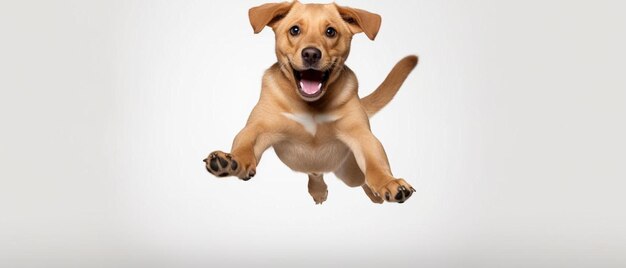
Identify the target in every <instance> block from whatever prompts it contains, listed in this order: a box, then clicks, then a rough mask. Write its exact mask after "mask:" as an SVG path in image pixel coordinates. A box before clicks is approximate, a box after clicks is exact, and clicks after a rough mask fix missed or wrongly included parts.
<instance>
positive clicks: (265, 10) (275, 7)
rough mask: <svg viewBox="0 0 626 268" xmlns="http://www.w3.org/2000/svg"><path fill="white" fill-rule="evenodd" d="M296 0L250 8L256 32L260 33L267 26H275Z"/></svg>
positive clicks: (251, 21) (251, 22) (249, 11)
mask: <svg viewBox="0 0 626 268" xmlns="http://www.w3.org/2000/svg"><path fill="white" fill-rule="evenodd" d="M293 3H295V1H294V2H282V3H269V4H263V5H260V6H258V7H253V8H251V9H250V10H248V17H249V18H250V24H251V25H252V29H254V33H255V34H256V33H260V32H261V30H263V28H264V27H265V26H270V27H273V25H274V24H275V23H276V22H278V21H279V20H280V19H282V18H283V17H284V16H285V15H287V13H288V12H289V10H290V9H291V6H292V5H293Z"/></svg>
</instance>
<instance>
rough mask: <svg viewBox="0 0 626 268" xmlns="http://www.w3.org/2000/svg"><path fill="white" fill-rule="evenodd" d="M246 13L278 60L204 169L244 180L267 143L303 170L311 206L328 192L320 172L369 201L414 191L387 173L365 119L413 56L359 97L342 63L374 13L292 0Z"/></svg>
mask: <svg viewBox="0 0 626 268" xmlns="http://www.w3.org/2000/svg"><path fill="white" fill-rule="evenodd" d="M249 17H250V23H251V24H252V28H253V29H254V32H255V33H259V32H260V31H261V30H262V29H263V28H264V27H265V26H269V27H271V28H272V29H273V30H274V33H275V35H276V56H277V58H278V62H277V63H275V64H274V65H272V67H270V68H269V69H268V70H267V71H266V72H265V75H264V76H263V84H262V90H261V97H260V99H259V102H258V103H257V105H256V106H255V107H254V109H253V110H252V113H251V114H250V117H249V119H248V122H247V124H246V126H245V127H244V128H243V130H241V132H240V133H239V134H238V135H237V137H235V140H234V142H233V147H232V149H231V153H224V152H221V151H215V152H212V153H211V154H209V156H208V157H207V158H206V159H204V162H205V163H206V169H207V170H208V171H209V172H210V173H212V174H214V175H216V176H219V177H226V176H236V177H239V178H240V179H242V180H249V179H250V178H251V177H253V176H254V175H255V174H256V167H257V165H258V164H259V161H260V159H261V155H262V154H263V152H264V151H265V150H266V149H267V148H269V147H270V146H273V147H274V150H275V151H276V154H277V155H278V158H280V160H281V161H283V162H284V163H285V164H286V165H287V166H288V167H290V168H291V169H293V170H295V171H299V172H304V173H306V174H308V175H309V185H308V187H309V193H310V194H311V196H313V199H314V200H315V202H316V203H317V204H321V203H322V202H324V201H325V200H326V197H327V195H328V191H327V188H326V183H324V179H323V177H322V176H323V174H324V173H327V172H334V173H335V175H336V176H337V177H338V178H340V179H341V180H342V181H344V182H345V183H346V184H347V185H348V186H351V187H357V186H361V187H362V188H363V190H365V193H366V194H367V195H368V196H369V198H370V199H371V200H372V201H373V202H375V203H382V202H383V198H384V200H387V201H389V202H399V203H402V202H404V201H405V200H407V199H408V198H409V197H410V196H411V194H412V192H414V191H415V189H413V187H411V185H409V184H408V183H407V182H406V181H404V180H403V179H397V178H394V177H393V176H392V174H391V170H390V168H389V163H388V160H387V156H386V155H385V151H384V149H383V146H382V145H381V144H380V142H379V141H378V139H377V138H376V137H375V136H374V134H372V132H371V131H370V126H369V117H370V116H372V115H373V114H374V113H376V112H378V111H379V110H380V109H381V108H382V107H384V106H385V105H386V104H387V103H389V101H391V99H392V98H393V96H394V95H395V94H396V92H397V91H398V89H399V88H400V86H401V85H402V83H403V82H404V80H405V79H406V77H407V76H408V74H409V73H410V72H411V70H413V68H414V67H415V65H416V64H417V57H416V56H408V57H406V58H404V59H402V60H401V61H400V62H398V63H397V64H396V66H395V67H394V68H393V69H392V70H391V72H390V73H389V75H388V76H387V78H386V79H385V81H384V82H383V83H382V84H381V85H380V86H379V87H378V88H377V89H376V91H374V92H373V93H372V94H371V95H369V96H367V97H365V98H363V99H360V98H359V96H358V94H357V93H358V92H357V87H358V84H357V79H356V77H355V75H354V73H353V72H352V71H351V70H350V69H349V68H348V67H347V66H346V65H344V62H345V60H346V58H347V57H348V54H349V52H350V42H351V40H352V36H353V35H354V34H356V33H360V32H364V33H365V34H366V35H367V37H369V38H370V39H372V40H374V38H375V37H376V34H377V33H378V29H379V27H380V22H381V18H380V16H379V15H377V14H373V13H370V12H367V11H364V10H360V9H353V8H349V7H342V6H339V5H336V4H325V5H322V4H306V5H305V4H301V3H299V2H297V1H296V2H284V3H272V4H264V5H261V6H258V7H254V8H251V9H250V11H249Z"/></svg>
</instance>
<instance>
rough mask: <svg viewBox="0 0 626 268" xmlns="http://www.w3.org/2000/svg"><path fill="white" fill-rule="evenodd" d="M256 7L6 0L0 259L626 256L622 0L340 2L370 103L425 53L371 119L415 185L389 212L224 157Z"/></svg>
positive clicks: (269, 44)
mask: <svg viewBox="0 0 626 268" xmlns="http://www.w3.org/2000/svg"><path fill="white" fill-rule="evenodd" d="M262 3H264V2H263V1H69V0H68V1H29V0H24V1H2V2H0V90H1V93H0V124H1V129H0V183H1V184H0V266H2V267H256V266H259V267H261V266H269V267H324V266H336V267H624V266H626V255H625V254H624V253H625V252H626V216H625V214H624V211H625V208H624V204H625V203H626V198H625V197H624V191H625V189H626V183H624V179H626V171H625V166H626V154H625V151H626V142H625V141H624V137H626V125H625V116H626V81H625V75H626V73H624V70H625V68H624V62H626V53H625V52H624V48H625V47H626V38H625V37H626V29H625V28H626V19H625V17H624V15H623V11H624V9H625V8H626V6H625V5H624V3H623V2H620V1H348V0H345V1H340V2H339V4H343V5H348V6H353V7H358V8H361V9H365V10H369V11H372V12H375V13H378V14H380V15H381V16H382V18H383V23H382V27H381V30H380V33H379V35H378V37H377V39H376V41H374V42H372V41H370V40H368V39H367V38H366V37H365V36H364V35H357V36H355V37H354V39H353V44H352V51H351V54H350V58H349V59H348V61H347V64H348V65H349V66H350V67H351V68H352V69H353V70H354V71H355V72H356V74H357V76H358V78H359V81H360V85H361V91H360V92H361V96H365V95H366V94H368V93H369V92H371V91H372V89H374V88H375V87H376V86H377V85H378V84H379V83H380V82H381V81H382V80H383V79H384V77H385V76H386V74H387V73H388V71H389V70H390V69H391V67H392V66H393V64H395V62H397V61H398V60H399V59H400V58H402V57H404V56H406V55H408V54H418V55H419V56H420V63H419V65H418V67H417V68H416V69H415V71H414V72H413V73H412V74H411V76H410V77H409V78H408V80H407V82H406V83H405V84H404V86H403V87H402V89H401V90H400V92H399V93H398V95H397V96H396V98H395V99H394V100H393V101H392V102H391V104H390V105H389V106H387V107H386V108H385V109H384V110H383V111H382V112H380V113H379V114H377V115H376V116H375V117H374V118H373V119H372V130H373V132H374V133H375V135H377V137H378V138H379V139H380V140H381V142H382V143H383V145H384V146H385V149H386V151H387V154H388V156H389V159H390V162H391V165H392V169H393V172H394V174H395V175H396V176H399V177H403V178H405V179H407V180H408V181H409V182H410V183H411V184H412V185H413V186H414V187H415V188H416V189H417V193H416V194H415V195H414V196H413V197H411V199H410V200H408V201H407V202H406V203H404V204H402V205H399V204H384V205H377V204H373V203H371V202H370V201H369V199H368V198H367V197H366V196H365V195H364V193H363V192H362V190H361V189H360V188H349V187H347V186H345V185H344V184H343V183H342V182H340V181H339V180H337V179H336V178H335V177H334V176H332V175H327V176H326V181H327V183H328V187H329V197H328V201H326V202H325V203H324V204H323V205H321V206H317V205H315V204H314V202H313V200H312V198H311V197H310V196H309V194H308V193H307V188H306V187H307V186H306V185H307V179H306V175H304V174H298V173H295V172H292V171H291V170H289V169H288V168H287V167H286V166H284V165H283V164H282V163H281V162H280V161H279V160H278V159H277V158H276V156H275V154H274V152H273V151H272V150H271V149H270V150H268V151H267V152H266V153H265V155H264V158H263V161H262V162H261V164H260V166H259V167H258V170H257V171H258V175H257V176H256V177H255V178H253V179H252V180H250V181H248V182H243V181H239V180H236V179H233V178H229V179H218V178H215V177H213V176H210V175H209V174H208V173H207V172H206V170H205V169H204V166H203V163H202V161H201V160H202V159H203V158H204V157H206V155H207V154H208V153H209V152H211V151H213V150H217V149H221V150H229V149H230V145H231V142H232V139H233V137H234V136H235V135H236V133H237V132H238V131H239V130H240V129H241V128H242V127H243V125H244V123H245V120H246V118H247V116H248V114H249V112H250V111H251V109H252V107H253V106H254V104H255V103H256V100H257V98H258V96H259V90H260V81H261V76H262V73H263V71H264V70H265V69H266V68H268V67H269V66H270V65H271V64H272V63H273V62H274V61H275V55H274V47H273V46H274V44H273V41H274V35H273V33H272V31H271V29H269V28H266V29H265V30H264V31H263V32H262V33H260V34H258V35H253V34H252V28H251V27H250V25H249V22H248V18H247V11H248V9H249V8H250V7H252V6H256V5H259V4H262Z"/></svg>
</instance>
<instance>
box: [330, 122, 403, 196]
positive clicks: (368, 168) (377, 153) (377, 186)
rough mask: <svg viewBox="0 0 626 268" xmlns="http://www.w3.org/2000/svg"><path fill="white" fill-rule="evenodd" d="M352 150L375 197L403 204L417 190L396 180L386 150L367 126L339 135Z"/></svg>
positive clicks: (356, 127) (355, 127)
mask: <svg viewBox="0 0 626 268" xmlns="http://www.w3.org/2000/svg"><path fill="white" fill-rule="evenodd" d="M338 137H339V139H340V140H342V141H343V142H344V143H345V144H346V145H348V147H349V148H350V149H351V150H352V153H353V154H354V156H355V159H356V162H357V164H358V166H359V168H360V169H361V171H363V174H365V183H366V184H367V185H368V186H369V188H370V189H371V190H372V192H373V193H374V195H376V196H381V197H383V198H384V199H385V200H387V201H388V202H399V203H403V202H404V201H406V200H407V199H408V198H409V197H410V196H411V194H412V193H413V192H415V189H413V187H412V186H411V185H410V184H408V183H407V182H406V181H404V180H403V179H397V178H394V177H393V175H392V174H391V169H390V168H389V160H387V155H386V154H385V149H384V148H383V146H382V144H381V143H380V141H378V139H377V138H376V137H375V136H374V134H373V133H372V132H371V131H370V130H369V128H367V127H366V126H353V127H351V128H350V129H348V130H346V131H342V132H340V134H339V136H338Z"/></svg>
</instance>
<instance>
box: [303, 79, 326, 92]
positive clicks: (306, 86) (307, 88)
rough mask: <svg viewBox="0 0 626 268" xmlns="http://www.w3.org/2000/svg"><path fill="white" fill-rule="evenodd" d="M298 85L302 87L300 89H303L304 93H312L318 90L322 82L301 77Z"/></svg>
mask: <svg viewBox="0 0 626 268" xmlns="http://www.w3.org/2000/svg"><path fill="white" fill-rule="evenodd" d="M300 87H301V88H302V91H304V93H306V94H309V95H313V94H315V93H317V92H318V91H320V89H321V88H322V82H321V81H313V80H304V79H302V80H301V81H300Z"/></svg>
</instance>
